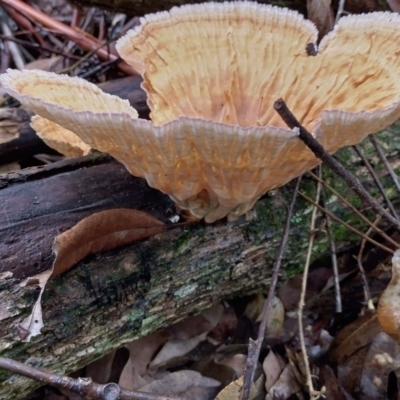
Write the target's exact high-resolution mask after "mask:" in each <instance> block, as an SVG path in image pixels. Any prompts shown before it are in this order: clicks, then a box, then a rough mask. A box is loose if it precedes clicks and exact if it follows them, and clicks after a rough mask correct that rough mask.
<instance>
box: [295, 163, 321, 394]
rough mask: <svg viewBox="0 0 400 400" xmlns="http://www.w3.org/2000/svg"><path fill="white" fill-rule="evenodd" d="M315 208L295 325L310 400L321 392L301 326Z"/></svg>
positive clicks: (314, 215) (317, 200) (316, 209)
mask: <svg viewBox="0 0 400 400" xmlns="http://www.w3.org/2000/svg"><path fill="white" fill-rule="evenodd" d="M319 175H320V176H321V166H319ZM321 191H322V185H321V183H320V182H318V183H317V194H316V196H315V203H316V204H318V203H319V199H320V197H321ZM317 211H318V208H317V207H315V206H314V207H313V210H312V214H311V221H310V238H309V242H308V249H307V256H306V262H305V265H304V271H303V279H302V282H301V292H300V300H299V307H298V310H297V323H298V325H299V339H300V347H301V353H302V356H303V363H304V369H305V373H306V384H307V387H308V391H309V393H310V396H311V399H315V398H319V397H321V394H322V393H321V392H320V391H317V390H315V389H314V384H313V381H312V375H311V369H310V363H309V362H308V354H307V349H306V343H305V339H304V326H303V309H304V305H305V300H306V291H307V278H308V271H309V268H310V262H311V254H312V249H313V246H314V238H315V234H316V230H315V221H316V218H317Z"/></svg>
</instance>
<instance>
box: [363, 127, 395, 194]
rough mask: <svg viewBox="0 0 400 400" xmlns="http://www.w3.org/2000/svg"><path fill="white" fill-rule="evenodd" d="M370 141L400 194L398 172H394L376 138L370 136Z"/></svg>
mask: <svg viewBox="0 0 400 400" xmlns="http://www.w3.org/2000/svg"><path fill="white" fill-rule="evenodd" d="M368 139H369V141H370V142H371V143H372V145H373V146H374V148H375V151H376V152H377V153H378V156H379V158H380V160H381V161H382V163H383V165H384V166H385V168H386V170H387V172H388V173H389V175H390V177H391V178H392V181H393V183H394V186H396V189H397V191H398V192H399V194H400V183H399V177H398V176H397V175H396V172H394V170H393V168H392V166H391V165H390V163H389V161H388V159H387V158H386V156H385V154H384V152H383V151H382V149H381V146H379V143H378V142H377V140H376V139H375V137H374V136H373V135H369V136H368Z"/></svg>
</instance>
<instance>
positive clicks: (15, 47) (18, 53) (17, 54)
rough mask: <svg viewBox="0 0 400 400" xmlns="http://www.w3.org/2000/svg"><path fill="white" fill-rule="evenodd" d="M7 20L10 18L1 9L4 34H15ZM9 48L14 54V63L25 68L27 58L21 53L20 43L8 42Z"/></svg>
mask: <svg viewBox="0 0 400 400" xmlns="http://www.w3.org/2000/svg"><path fill="white" fill-rule="evenodd" d="M7 20H9V17H8V15H6V14H5V12H4V11H3V10H1V9H0V26H1V30H2V32H3V34H4V35H5V36H13V33H12V31H11V28H10V26H9V25H8V23H7ZM8 49H9V50H10V53H11V55H12V59H13V61H14V65H15V66H16V67H17V68H18V69H23V68H24V66H25V60H24V57H23V56H22V54H21V50H20V48H19V47H18V45H17V44H16V43H14V42H9V43H8Z"/></svg>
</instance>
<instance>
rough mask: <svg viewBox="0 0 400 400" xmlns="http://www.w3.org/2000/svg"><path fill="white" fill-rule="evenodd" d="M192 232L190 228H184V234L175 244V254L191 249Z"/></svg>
mask: <svg viewBox="0 0 400 400" xmlns="http://www.w3.org/2000/svg"><path fill="white" fill-rule="evenodd" d="M191 237H192V230H191V229H190V227H187V228H184V230H183V232H182V234H181V235H180V236H179V237H178V238H177V239H176V240H175V242H174V248H173V249H174V252H181V251H184V250H186V249H188V248H189V243H190V238H191Z"/></svg>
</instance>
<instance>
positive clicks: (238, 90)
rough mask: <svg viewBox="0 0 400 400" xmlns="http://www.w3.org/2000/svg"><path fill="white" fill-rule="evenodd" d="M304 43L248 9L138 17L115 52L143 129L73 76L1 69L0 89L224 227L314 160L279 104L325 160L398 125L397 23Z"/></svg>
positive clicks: (274, 18)
mask: <svg viewBox="0 0 400 400" xmlns="http://www.w3.org/2000/svg"><path fill="white" fill-rule="evenodd" d="M317 36H318V32H317V29H316V27H315V26H314V25H313V24H312V23H311V22H310V21H307V20H305V19H304V18H303V17H302V16H301V15H300V14H298V13H297V12H295V11H290V10H288V9H284V8H279V7H273V6H268V5H260V4H257V3H254V2H232V3H206V4H195V5H185V6H182V7H178V8H173V9H171V10H170V11H169V12H160V13H156V14H152V15H147V16H145V17H144V18H142V19H141V25H140V26H139V27H137V28H135V29H134V30H132V31H130V32H128V33H127V35H126V36H124V37H123V38H121V39H120V40H119V41H118V43H117V50H118V52H119V54H120V55H121V57H122V58H123V59H124V60H125V61H126V62H128V64H130V65H131V66H132V67H133V68H135V69H136V70H137V71H138V72H139V73H140V74H141V75H142V76H143V84H142V87H143V89H144V90H145V91H146V92H147V96H148V104H149V107H150V109H151V115H150V116H151V121H147V120H141V119H139V118H138V116H137V112H136V110H134V109H133V108H132V107H131V106H130V105H129V104H128V102H127V101H125V100H121V99H119V98H117V97H115V96H112V95H108V94H105V93H103V92H102V91H101V90H99V89H98V88H97V87H96V86H95V85H93V84H90V83H88V82H86V81H84V80H82V79H79V78H71V77H67V76H61V75H56V74H53V73H46V72H41V71H14V70H9V71H8V72H7V73H6V74H4V75H2V76H1V82H2V83H3V85H4V86H5V87H6V89H7V90H8V91H9V93H10V94H11V95H13V96H14V97H16V98H17V99H18V100H20V102H21V103H23V104H24V105H25V106H27V107H29V108H30V109H32V110H33V111H34V112H35V113H37V114H38V115H39V116H40V117H42V118H45V119H47V120H49V121H50V122H49V123H51V122H52V123H55V124H58V125H61V126H62V127H63V128H65V129H67V130H70V131H72V132H74V133H75V134H76V135H78V136H79V137H80V138H81V139H82V140H83V142H85V143H86V144H88V145H89V146H91V147H93V148H95V149H98V150H100V151H103V152H107V153H110V154H111V155H112V156H114V157H115V158H116V159H117V160H119V161H120V162H121V163H123V164H124V165H125V166H126V168H127V169H128V170H129V171H130V173H132V174H133V175H135V176H140V177H144V178H145V179H146V180H147V181H148V183H149V185H150V186H152V187H154V188H157V189H159V190H161V191H163V192H164V193H166V194H168V195H169V196H170V197H171V198H172V199H173V200H174V201H175V202H176V203H177V204H178V205H179V207H181V208H182V209H188V210H190V211H191V213H192V214H194V216H196V217H197V218H204V219H205V220H206V221H207V222H213V221H215V220H217V219H220V218H223V217H225V216H228V219H230V220H231V219H234V218H236V217H238V216H239V215H241V214H243V213H244V212H246V211H247V210H249V209H250V208H251V207H252V206H253V204H254V203H255V202H256V201H257V199H259V198H260V197H261V196H262V195H263V194H264V193H266V192H267V191H269V190H271V189H274V188H276V187H279V186H282V185H284V184H285V183H286V182H288V181H290V180H291V179H293V178H295V177H297V176H299V175H300V174H302V173H303V172H305V171H307V170H309V169H311V168H313V167H314V166H316V165H317V164H318V163H319V162H320V161H319V160H318V159H316V158H315V156H314V154H313V153H312V152H311V151H310V150H309V149H308V148H307V147H306V146H305V145H304V144H303V143H302V142H301V141H300V140H299V139H298V138H297V132H296V130H290V129H288V128H287V127H286V126H285V124H284V123H283V121H281V119H280V117H279V115H278V114H277V113H276V112H275V111H274V109H273V103H274V101H275V100H277V99H278V98H283V99H284V100H285V101H286V102H287V103H288V105H289V106H290V108H291V110H293V112H294V113H295V115H296V116H297V118H298V119H299V120H300V122H301V123H302V124H303V125H304V126H305V127H306V128H307V129H308V130H309V131H310V132H312V134H313V135H314V136H315V137H316V138H317V140H318V141H319V142H320V143H321V144H322V145H323V146H324V148H325V149H326V150H327V151H328V152H329V153H333V152H335V151H336V150H338V149H339V148H341V147H343V146H348V145H352V144H355V143H358V142H360V141H361V140H363V139H364V137H366V136H367V135H368V134H371V133H376V132H377V131H379V130H381V129H383V128H385V127H386V126H388V125H390V124H391V123H393V122H394V121H395V120H396V119H398V118H399V117H400V47H399V43H400V15H397V14H394V13H371V14H364V15H354V16H347V17H343V18H341V19H340V20H339V22H338V24H337V25H336V26H335V28H334V30H333V31H332V32H330V33H329V34H328V35H326V36H325V37H324V38H323V39H322V41H321V43H320V45H319V48H318V52H317V54H316V55H315V56H311V55H308V54H307V52H306V47H307V45H308V44H309V43H316V41H317Z"/></svg>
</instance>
